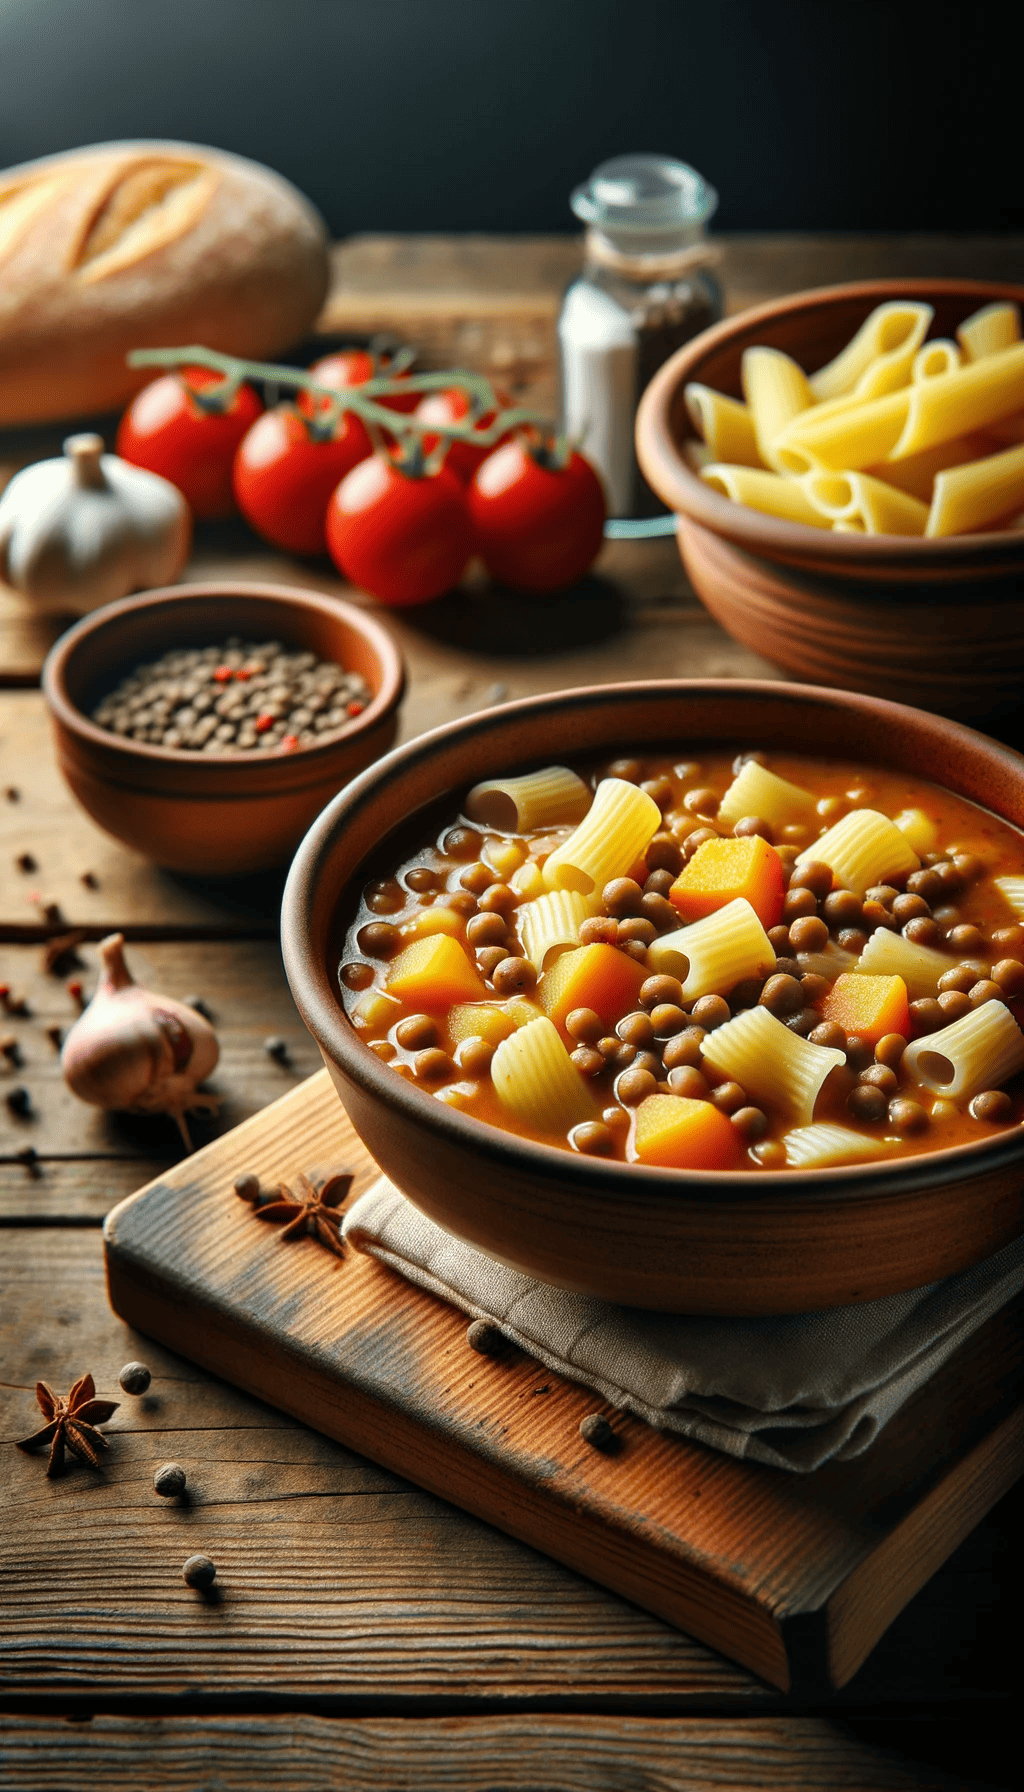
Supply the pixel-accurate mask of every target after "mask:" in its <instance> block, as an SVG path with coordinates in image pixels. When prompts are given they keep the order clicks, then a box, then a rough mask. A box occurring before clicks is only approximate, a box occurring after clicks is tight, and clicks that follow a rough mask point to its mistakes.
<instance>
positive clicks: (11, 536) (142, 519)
mask: <svg viewBox="0 0 1024 1792" xmlns="http://www.w3.org/2000/svg"><path fill="white" fill-rule="evenodd" d="M191 533H192V519H191V515H190V512H189V508H188V505H187V504H186V502H185V500H184V498H183V497H182V495H181V493H180V492H179V491H178V489H177V487H176V486H173V485H172V484H171V483H170V480H168V479H161V478H160V476H159V474H157V473H148V472H145V471H144V470H143V468H141V467H133V466H130V465H129V464H128V462H127V461H124V460H119V459H118V457H117V455H115V454H104V452H103V439H102V437H101V436H94V435H80V436H68V439H67V441H66V442H65V443H64V457H63V459H61V460H41V461H37V462H36V463H35V465H34V466H31V467H23V468H22V470H21V472H20V473H16V474H15V476H14V478H13V479H12V480H11V483H10V485H9V486H8V487H7V490H6V491H5V492H4V494H3V496H2V497H0V580H6V581H7V583H8V584H9V585H13V586H14V588H15V590H17V591H21V592H22V593H23V594H24V595H25V596H26V597H28V598H31V599H32V602H33V605H34V606H36V607H37V608H38V609H40V610H41V611H46V610H50V611H54V612H58V613H66V612H67V611H69V610H78V611H85V610H95V609H97V608H98V607H99V605H100V604H107V603H111V602H113V600H114V599H115V598H118V597H126V596H127V595H128V593H129V591H138V590H141V589H143V588H145V587H146V586H152V585H165V584H168V583H170V582H171V581H173V580H174V579H175V578H176V577H177V575H178V573H179V572H180V571H181V569H182V567H183V566H184V564H185V560H186V557H187V555H188V549H189V542H190V539H191Z"/></svg>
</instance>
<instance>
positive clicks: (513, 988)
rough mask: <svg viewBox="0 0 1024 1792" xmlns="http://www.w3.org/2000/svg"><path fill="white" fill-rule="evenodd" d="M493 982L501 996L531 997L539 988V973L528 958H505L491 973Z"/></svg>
mask: <svg viewBox="0 0 1024 1792" xmlns="http://www.w3.org/2000/svg"><path fill="white" fill-rule="evenodd" d="M491 982H492V983H493V984H494V987H495V989H496V990H497V991H498V993H499V994H500V995H503V996H529V995H532V994H533V992H534V990H535V989H536V987H537V972H536V970H535V969H534V967H533V965H532V964H531V963H530V960H529V959H528V958H503V959H502V961H501V963H500V964H499V965H496V966H495V968H494V970H493V971H492V972H491Z"/></svg>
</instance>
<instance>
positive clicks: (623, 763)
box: [608, 759, 644, 784]
mask: <svg viewBox="0 0 1024 1792" xmlns="http://www.w3.org/2000/svg"><path fill="white" fill-rule="evenodd" d="M643 775H644V768H643V766H642V765H641V763H640V761H639V759H613V760H612V762H611V765H610V766H609V767H608V776H609V778H623V779H624V780H625V782H626V783H627V784H639V782H640V780H641V778H642V777H643Z"/></svg>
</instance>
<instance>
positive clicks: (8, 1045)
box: [0, 1033, 25, 1070]
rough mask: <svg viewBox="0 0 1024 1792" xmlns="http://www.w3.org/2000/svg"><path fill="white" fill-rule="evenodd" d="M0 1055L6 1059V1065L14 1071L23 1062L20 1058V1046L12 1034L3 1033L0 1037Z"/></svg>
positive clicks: (21, 1057)
mask: <svg viewBox="0 0 1024 1792" xmlns="http://www.w3.org/2000/svg"><path fill="white" fill-rule="evenodd" d="M0 1054H2V1055H3V1056H4V1057H5V1058H6V1059H7V1062H8V1064H10V1065H11V1066H12V1067H13V1068H14V1069H15V1070H16V1069H17V1068H18V1066H19V1065H20V1064H23V1063H24V1061H25V1060H24V1057H23V1056H22V1050H21V1046H20V1044H19V1043H18V1040H17V1039H16V1038H15V1036H14V1034H13V1033H4V1034H3V1035H2V1036H0Z"/></svg>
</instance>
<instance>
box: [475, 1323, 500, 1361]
mask: <svg viewBox="0 0 1024 1792" xmlns="http://www.w3.org/2000/svg"><path fill="white" fill-rule="evenodd" d="M466 1343H467V1344H468V1345H469V1348H470V1350H475V1351H476V1352H477V1353H478V1355H480V1356H500V1355H501V1352H502V1350H503V1349H504V1348H505V1334H504V1332H503V1331H501V1330H500V1328H499V1327H498V1326H496V1325H493V1324H492V1322H491V1321H490V1320H489V1319H474V1321H473V1323H472V1325H471V1326H469V1327H468V1328H467V1331H466Z"/></svg>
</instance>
